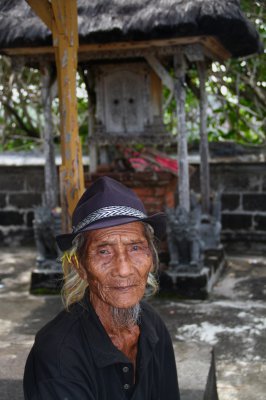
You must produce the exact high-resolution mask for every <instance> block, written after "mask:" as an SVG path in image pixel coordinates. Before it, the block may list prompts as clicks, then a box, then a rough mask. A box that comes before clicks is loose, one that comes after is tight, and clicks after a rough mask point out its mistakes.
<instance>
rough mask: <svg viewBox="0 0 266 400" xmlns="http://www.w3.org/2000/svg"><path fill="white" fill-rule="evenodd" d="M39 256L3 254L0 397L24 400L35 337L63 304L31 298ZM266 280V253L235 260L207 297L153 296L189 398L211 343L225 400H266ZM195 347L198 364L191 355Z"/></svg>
mask: <svg viewBox="0 0 266 400" xmlns="http://www.w3.org/2000/svg"><path fill="white" fill-rule="evenodd" d="M35 256H36V255H35V249H34V248H32V249H31V248H1V251H0V301H1V307H0V354H1V357H0V398H1V400H21V399H22V398H23V396H22V385H21V380H22V375H23V367H24V364H25V360H26V357H27V354H28V352H29V349H30V347H31V345H32V343H33V340H34V335H35V333H36V331H37V330H38V329H39V328H40V327H41V326H43V325H44V323H45V322H46V321H48V320H49V319H51V318H52V317H53V316H54V315H55V314H56V313H57V312H58V311H59V310H60V309H61V301H60V298H59V297H58V296H32V295H29V291H28V290H29V283H30V276H31V270H32V269H33V267H34V264H35ZM265 284H266V258H262V257H258V256H256V257H255V256H254V257H252V256H250V257H247V256H242V257H228V267H227V268H226V269H225V271H224V274H223V276H222V277H221V278H220V280H219V282H218V283H217V285H216V286H215V288H214V290H213V293H212V295H211V296H210V298H209V299H208V300H205V301H202V300H198V301H197V300H186V301H176V300H173V299H159V298H156V299H152V300H150V301H151V303H152V304H153V305H154V306H155V307H156V309H157V310H158V312H159V313H160V314H161V316H162V318H163V319H164V320H165V322H166V324H167V326H168V328H169V331H170V333H171V336H172V338H173V342H174V346H175V348H176V351H177V353H178V354H179V356H178V357H177V362H178V370H179V376H180V379H181V381H182V387H183V392H182V393H183V396H182V400H186V399H188V398H189V397H188V396H186V392H187V393H188V392H189V388H191V387H194V386H197V385H196V383H197V382H196V381H197V380H198V379H199V380H200V375H197V371H200V370H203V369H204V368H205V369H206V362H205V363H204V362H202V360H208V357H209V355H210V349H211V348H212V347H213V348H214V351H215V358H216V372H217V386H218V394H219V400H255V399H256V400H264V399H266V351H265V350H266V303H265V299H266V285H265ZM188 349H189V351H190V354H191V353H192V354H193V355H194V356H193V359H194V361H193V359H191V357H190V359H189V360H188V359H187V358H186V352H187V351H188ZM207 372H208V368H207V369H206V373H207ZM204 379H205V378H204ZM205 383H206V381H205V382H202V383H201V387H203V386H204V384H205ZM199 384H200V382H199ZM196 393H197V394H196ZM202 393H203V392H202ZM196 399H203V397H202V396H201V395H200V390H198V391H195V396H194V398H193V400H196ZM143 400H144V399H143Z"/></svg>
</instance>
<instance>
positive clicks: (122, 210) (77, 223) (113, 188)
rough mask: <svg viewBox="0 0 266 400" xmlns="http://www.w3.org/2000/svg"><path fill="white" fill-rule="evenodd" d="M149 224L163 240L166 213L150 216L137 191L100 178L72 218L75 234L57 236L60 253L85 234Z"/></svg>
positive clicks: (82, 199)
mask: <svg viewBox="0 0 266 400" xmlns="http://www.w3.org/2000/svg"><path fill="white" fill-rule="evenodd" d="M137 221H143V222H147V223H148V224H149V225H151V226H152V227H153V229H154V235H155V236H156V237H157V238H158V239H162V238H163V237H164V235H165V231H166V215H165V214H164V213H163V212H160V213H157V214H153V215H150V216H148V215H147V214H146V210H145V207H144V205H143V203H142V201H141V200H140V199H139V198H138V196H137V195H136V194H135V193H134V192H133V190H131V189H129V188H127V187H126V186H124V185H123V184H122V183H120V182H118V181H116V180H115V179H112V178H109V177H107V176H104V177H102V178H99V179H97V180H96V181H95V182H94V183H93V184H92V185H91V186H90V187H89V188H88V189H87V190H86V191H85V192H84V193H83V195H82V196H81V198H80V199H79V201H78V204H77V205H76V208H75V210H74V212H73V215H72V226H73V230H72V233H66V234H62V235H58V236H56V241H57V244H58V246H59V248H60V250H62V251H65V250H68V249H69V248H70V247H71V246H72V242H73V239H74V238H75V237H76V236H77V235H78V234H79V233H81V232H86V231H91V230H94V229H101V228H108V227H111V226H117V225H123V224H128V223H130V222H137Z"/></svg>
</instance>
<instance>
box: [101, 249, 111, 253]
mask: <svg viewBox="0 0 266 400" xmlns="http://www.w3.org/2000/svg"><path fill="white" fill-rule="evenodd" d="M99 253H100V254H109V251H108V250H107V249H100V250H99Z"/></svg>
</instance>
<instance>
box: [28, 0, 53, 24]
mask: <svg viewBox="0 0 266 400" xmlns="http://www.w3.org/2000/svg"><path fill="white" fill-rule="evenodd" d="M26 1H27V3H28V4H29V5H30V6H31V8H32V9H33V11H34V12H35V14H37V15H38V17H39V18H40V19H41V20H42V21H43V22H44V23H45V25H46V26H47V27H48V28H49V29H50V30H52V15H53V14H52V10H51V3H50V2H49V0H41V1H40V0H26Z"/></svg>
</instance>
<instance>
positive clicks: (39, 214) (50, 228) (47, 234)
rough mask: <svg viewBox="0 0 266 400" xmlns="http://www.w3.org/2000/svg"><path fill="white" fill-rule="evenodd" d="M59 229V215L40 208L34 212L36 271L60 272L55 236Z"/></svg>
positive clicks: (58, 252)
mask: <svg viewBox="0 0 266 400" xmlns="http://www.w3.org/2000/svg"><path fill="white" fill-rule="evenodd" d="M60 227H61V217H60V213H59V212H57V211H55V210H53V211H51V210H50V209H49V208H48V207H45V206H40V207H36V208H35V210H34V220H33V229H34V238H35V244H36V248H37V258H36V264H37V268H38V269H49V270H51V269H52V270H54V271H60V270H61V263H60V261H59V257H60V251H59V249H58V247H57V244H56V241H55V236H56V235H57V234H58V233H59V231H60Z"/></svg>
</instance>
